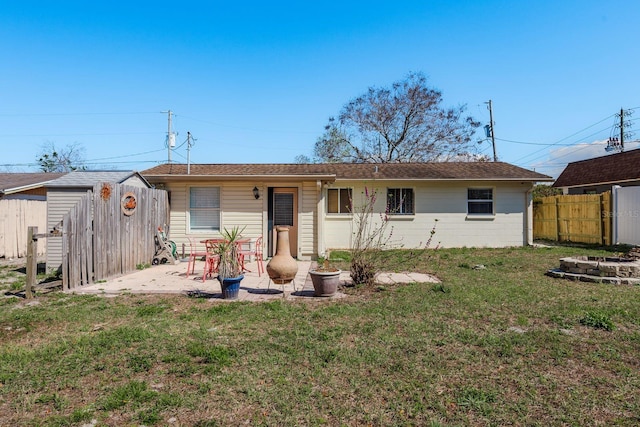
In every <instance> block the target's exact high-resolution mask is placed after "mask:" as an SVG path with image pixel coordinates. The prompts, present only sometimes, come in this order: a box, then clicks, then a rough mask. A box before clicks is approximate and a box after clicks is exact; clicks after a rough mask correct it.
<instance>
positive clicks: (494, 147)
mask: <svg viewBox="0 0 640 427" xmlns="http://www.w3.org/2000/svg"><path fill="white" fill-rule="evenodd" d="M485 104H489V130H490V132H491V145H492V146H493V161H494V162H497V161H498V155H497V154H496V137H495V134H494V132H493V105H492V104H491V100H489V102H485Z"/></svg>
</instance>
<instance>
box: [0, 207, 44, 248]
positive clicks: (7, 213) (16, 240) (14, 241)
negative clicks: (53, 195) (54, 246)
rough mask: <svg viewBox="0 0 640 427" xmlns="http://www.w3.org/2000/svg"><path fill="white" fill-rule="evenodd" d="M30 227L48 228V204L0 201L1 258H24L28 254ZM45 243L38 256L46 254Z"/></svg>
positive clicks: (41, 246)
mask: <svg viewBox="0 0 640 427" xmlns="http://www.w3.org/2000/svg"><path fill="white" fill-rule="evenodd" d="M29 226H36V227H40V229H41V230H44V229H45V228H46V226H47V202H45V201H44V200H20V199H5V200H0V257H5V258H22V257H24V256H25V255H26V254H27V231H28V227H29ZM45 249H46V246H45V245H44V242H42V243H39V244H38V248H37V255H43V254H44V253H45Z"/></svg>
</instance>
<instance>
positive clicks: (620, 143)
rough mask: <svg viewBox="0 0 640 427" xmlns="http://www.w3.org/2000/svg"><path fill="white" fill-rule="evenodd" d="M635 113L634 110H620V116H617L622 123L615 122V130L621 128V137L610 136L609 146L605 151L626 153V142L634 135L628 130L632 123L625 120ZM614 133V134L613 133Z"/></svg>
mask: <svg viewBox="0 0 640 427" xmlns="http://www.w3.org/2000/svg"><path fill="white" fill-rule="evenodd" d="M632 113H633V111H632V110H625V109H624V108H621V109H620V114H619V115H618V114H616V116H618V117H617V118H619V119H620V122H615V123H614V125H613V128H614V130H615V128H620V134H619V135H620V136H610V137H609V141H608V142H607V146H606V147H605V148H604V149H605V151H607V152H610V151H620V152H621V153H622V152H624V140H625V138H626V139H629V138H631V137H632V136H633V133H632V132H630V131H629V130H628V128H629V127H631V121H630V120H625V118H627V117H629V116H630V115H631V114H632ZM612 133H613V132H612Z"/></svg>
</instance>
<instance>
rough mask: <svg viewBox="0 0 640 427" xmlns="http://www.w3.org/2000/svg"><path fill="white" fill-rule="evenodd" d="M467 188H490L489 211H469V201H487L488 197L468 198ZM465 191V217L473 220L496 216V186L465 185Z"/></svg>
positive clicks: (490, 218)
mask: <svg viewBox="0 0 640 427" xmlns="http://www.w3.org/2000/svg"><path fill="white" fill-rule="evenodd" d="M469 190H491V200H490V201H491V210H492V212H491V213H470V212H469V202H470V201H471V202H472V201H478V202H488V201H489V199H469ZM465 191H466V193H467V198H466V199H467V219H475V220H493V219H494V218H495V217H496V188H495V187H488V186H474V187H467V188H466V189H465Z"/></svg>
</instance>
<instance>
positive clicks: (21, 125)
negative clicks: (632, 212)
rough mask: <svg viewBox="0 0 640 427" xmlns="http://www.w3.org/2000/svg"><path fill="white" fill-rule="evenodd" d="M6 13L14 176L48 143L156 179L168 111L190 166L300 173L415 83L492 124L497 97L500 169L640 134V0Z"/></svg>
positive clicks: (1, 143) (538, 164) (66, 6)
mask: <svg viewBox="0 0 640 427" xmlns="http://www.w3.org/2000/svg"><path fill="white" fill-rule="evenodd" d="M2 3H3V4H2V8H1V12H0V46H1V51H2V53H3V55H2V56H3V60H2V63H1V64H2V65H1V66H0V99H1V100H2V102H1V103H0V148H1V149H2V150H1V151H0V152H1V153H2V154H1V155H0V170H6V171H35V170H37V167H36V165H35V160H36V158H37V155H38V153H39V152H40V151H41V148H42V146H43V144H46V143H48V142H53V143H55V145H56V146H58V147H63V146H65V145H67V144H70V143H77V144H79V145H80V146H82V147H84V149H85V152H84V155H85V159H86V160H87V161H88V163H89V164H90V165H91V167H98V168H116V169H136V170H144V169H146V168H149V167H152V166H154V165H156V164H158V163H162V162H165V161H167V159H168V151H167V149H166V132H167V114H166V111H167V110H169V109H170V110H172V111H173V112H174V113H175V116H174V118H173V128H174V130H175V131H176V132H178V135H177V138H176V139H177V146H178V148H176V150H174V151H173V152H172V155H171V157H172V160H174V161H178V162H182V163H186V157H187V151H186V145H181V144H182V143H183V142H184V141H185V140H186V137H187V132H188V131H189V132H191V134H192V135H193V136H194V137H195V138H196V141H195V144H194V145H193V147H192V149H191V152H190V157H191V161H192V162H193V163H264V162H269V163H271V162H273V163H282V162H284V163H287V162H293V161H294V160H295V157H296V155H299V154H306V155H309V156H310V155H311V154H312V150H313V145H314V142H315V140H316V139H317V138H318V136H320V135H321V134H322V132H323V129H324V125H325V124H326V122H327V119H328V118H329V117H330V116H333V115H337V114H338V112H339V111H340V109H341V107H342V106H343V105H344V104H345V103H346V102H348V101H349V100H350V99H352V98H354V97H356V96H358V95H360V94H362V93H363V92H364V91H365V90H366V89H367V88H368V87H369V86H387V85H389V84H391V83H392V82H394V81H396V80H399V79H402V78H404V77H405V76H406V74H407V73H408V72H410V71H421V72H423V73H424V74H425V75H427V76H428V78H429V83H430V85H431V86H433V87H435V88H437V89H439V90H441V91H442V92H443V99H444V104H445V105H447V106H457V105H461V104H466V106H467V110H468V112H469V113H470V114H471V115H473V116H474V117H475V118H476V119H478V120H480V121H481V122H483V124H485V123H488V121H489V113H488V110H487V106H486V104H485V102H486V101H488V100H489V99H491V100H492V102H493V112H494V122H495V136H496V138H498V139H497V141H496V143H497V152H498V157H499V160H503V161H506V162H509V163H513V164H516V165H519V166H522V167H526V168H530V169H535V170H537V171H539V172H542V173H546V174H549V175H552V176H557V174H558V173H559V172H560V171H561V170H562V168H563V167H564V166H565V165H566V163H567V162H570V161H575V160H579V159H583V158H590V157H595V156H601V155H605V154H606V152H605V151H604V142H603V141H605V140H606V139H608V138H609V136H610V135H611V134H612V131H613V130H612V126H613V124H614V115H615V114H616V113H618V112H619V111H620V108H624V109H630V110H632V111H635V112H636V114H635V115H632V116H630V120H631V125H632V126H631V128H630V129H629V130H635V129H638V132H636V135H634V138H633V139H634V140H636V139H638V138H639V137H640V128H639V127H638V125H637V123H638V122H637V121H636V120H637V119H638V118H640V108H638V107H640V84H639V83H638V80H639V79H638V69H640V66H639V65H640V64H639V62H640V59H639V58H640V57H639V55H638V53H639V49H638V33H637V21H638V18H640V2H638V1H635V0H628V1H616V0H613V1H609V2H603V1H601V0H600V1H591V0H572V1H569V0H566V1H562V0H556V1H545V0H541V1H519V0H512V1H497V0H488V1H429V0H425V1H402V0H398V1H395V2H390V1H377V0H369V1H348V0H343V1H332V0H329V1H323V2H300V1H297V2H293V1H281V2H277V1H276V2H251V1H245V2H235V3H234V2H218V1H207V2H205V1H202V2H198V1H189V0H186V1H182V2H164V1H154V2H147V1H128V2H121V1H110V2H87V1H81V2H68V1H58V2H37V1H29V0H24V1H20V2H8V1H3V2H2ZM232 3H233V4H232ZM636 108H637V110H636ZM163 112H164V113H163ZM634 128H635V129H634ZM482 137H483V135H482V133H481V132H478V139H482ZM636 146H637V143H633V142H629V143H628V144H626V148H627V149H633V148H636ZM479 148H480V149H481V150H482V151H483V152H484V153H486V154H491V146H490V144H489V143H487V142H484V143H482V144H480V145H479Z"/></svg>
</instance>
